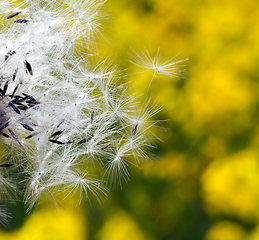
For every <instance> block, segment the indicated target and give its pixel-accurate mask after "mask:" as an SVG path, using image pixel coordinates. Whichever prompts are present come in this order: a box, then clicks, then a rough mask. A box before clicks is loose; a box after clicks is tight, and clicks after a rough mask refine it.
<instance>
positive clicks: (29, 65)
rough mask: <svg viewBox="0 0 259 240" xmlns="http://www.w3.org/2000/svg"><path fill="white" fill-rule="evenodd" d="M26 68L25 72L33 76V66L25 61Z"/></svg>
mask: <svg viewBox="0 0 259 240" xmlns="http://www.w3.org/2000/svg"><path fill="white" fill-rule="evenodd" d="M24 67H25V72H26V73H27V74H28V72H29V73H30V74H31V75H33V72H32V67H31V64H30V63H28V62H27V61H26V60H25V61H24Z"/></svg>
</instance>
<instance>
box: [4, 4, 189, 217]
mask: <svg viewBox="0 0 259 240" xmlns="http://www.w3.org/2000/svg"><path fill="white" fill-rule="evenodd" d="M104 3H105V1H100V0H86V1H83V0H79V1H76V0H67V1H59V0H56V1H54V0H50V1H40V0H35V1H30V0H23V1H19V3H17V1H12V0H8V1H6V0H3V1H1V3H0V15H1V17H2V18H3V19H4V21H2V22H1V25H2V26H1V28H0V31H1V34H0V139H1V141H2V143H3V144H4V146H5V147H6V149H7V151H6V153H7V154H6V157H4V158H3V164H4V163H5V162H4V160H5V159H9V160H10V161H8V164H11V165H10V166H11V167H10V168H9V167H1V166H0V189H1V190H2V192H1V196H0V197H1V199H2V200H8V201H9V200H10V199H15V198H16V196H15V193H18V190H17V189H18V186H19V188H21V189H22V191H21V195H22V197H23V199H22V201H23V202H24V204H25V206H26V207H27V211H28V212H29V211H31V210H32V209H33V208H34V207H35V206H37V204H39V203H40V202H41V200H42V199H43V198H46V199H48V200H49V201H50V202H53V203H54V204H55V205H56V206H57V205H58V203H59V196H60V195H62V193H63V198H64V199H65V198H67V197H73V196H75V195H77V196H78V195H79V202H81V201H82V200H87V199H88V198H89V195H93V196H94V197H95V198H97V199H98V200H99V201H101V199H102V198H103V197H105V196H106V194H107V187H106V181H108V182H109V183H110V184H111V185H113V186H120V187H121V186H122V183H123V181H124V182H128V181H129V172H128V166H129V165H130V164H132V165H137V164H138V162H139V159H142V158H148V156H149V152H148V148H150V147H151V146H152V144H153V143H152V139H154V138H155V137H156V136H155V134H154V133H153V131H152V128H153V127H155V126H156V123H157V121H155V120H152V117H153V116H154V115H156V114H157V112H158V111H159V110H160V109H159V108H158V107H157V106H155V105H154V106H151V107H148V104H149V101H148V102H144V104H143V107H142V109H141V111H140V114H137V116H136V114H135V113H136V108H137V105H138V103H137V98H136V96H133V95H129V91H128V88H127V87H126V85H125V84H121V83H120V77H121V76H122V73H121V72H119V71H117V70H116V67H114V66H113V65H114V64H113V61H112V60H110V57H107V58H105V59H104V60H102V61H101V60H100V61H96V60H95V59H97V58H98V56H97V54H96V44H97V42H98V38H100V37H102V31H103V27H102V25H100V21H101V20H102V19H103V18H106V17H107V15H106V14H104V13H103V11H102V9H101V7H102V6H103V4H104ZM18 12H19V14H16V13H18ZM18 20H19V21H18ZM80 49H81V51H80ZM82 49H83V50H82ZM132 56H133V60H132V62H133V63H134V64H136V65H138V66H141V67H144V68H146V69H148V70H153V71H154V73H155V74H162V75H165V76H170V77H172V76H177V75H178V74H179V73H180V68H179V66H178V64H181V63H182V62H183V61H184V60H181V61H178V62H174V61H173V60H172V59H170V60H168V61H162V59H161V55H160V54H159V52H157V54H156V55H155V57H153V58H152V57H151V55H150V54H149V52H147V51H143V52H140V53H137V52H135V51H134V52H133V55H132ZM132 159H133V160H132ZM6 163H7V162H6ZM12 164H13V165H12ZM3 166H4V165H3ZM6 166H7V165H6ZM91 166H94V168H98V171H93V173H92V172H89V171H88V170H87V171H86V169H88V167H91ZM12 168H13V169H16V171H17V172H19V177H17V178H16V179H13V178H12V171H14V170H13V169H12ZM99 172H101V173H100V174H99ZM18 179H22V180H18ZM17 181H20V182H17ZM1 217H2V221H3V222H4V221H5V220H6V219H8V215H5V212H1V210H0V218H1ZM0 221H1V220H0Z"/></svg>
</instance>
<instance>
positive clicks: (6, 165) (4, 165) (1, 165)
mask: <svg viewBox="0 0 259 240" xmlns="http://www.w3.org/2000/svg"><path fill="white" fill-rule="evenodd" d="M13 165H14V164H13V163H4V164H0V167H3V168H7V167H11V166H13Z"/></svg>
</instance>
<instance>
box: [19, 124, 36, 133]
mask: <svg viewBox="0 0 259 240" xmlns="http://www.w3.org/2000/svg"><path fill="white" fill-rule="evenodd" d="M21 125H22V126H23V127H24V128H25V129H26V130H29V131H31V132H33V131H34V129H33V128H32V127H30V126H29V125H28V124H25V123H21Z"/></svg>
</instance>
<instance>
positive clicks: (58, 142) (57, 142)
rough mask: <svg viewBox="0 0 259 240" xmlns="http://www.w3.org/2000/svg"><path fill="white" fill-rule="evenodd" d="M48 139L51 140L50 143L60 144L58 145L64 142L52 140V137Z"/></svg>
mask: <svg viewBox="0 0 259 240" xmlns="http://www.w3.org/2000/svg"><path fill="white" fill-rule="evenodd" d="M49 141H50V142H52V143H56V144H60V145H61V144H65V143H64V142H60V141H58V140H54V139H49Z"/></svg>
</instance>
